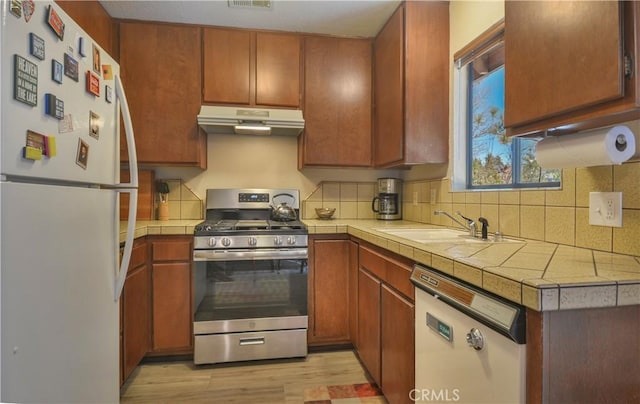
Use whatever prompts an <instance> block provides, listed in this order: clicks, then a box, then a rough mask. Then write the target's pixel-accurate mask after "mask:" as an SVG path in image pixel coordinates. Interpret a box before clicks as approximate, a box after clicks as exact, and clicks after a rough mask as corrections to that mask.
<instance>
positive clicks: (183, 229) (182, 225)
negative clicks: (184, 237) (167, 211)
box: [120, 219, 202, 243]
mask: <svg viewBox="0 0 640 404" xmlns="http://www.w3.org/2000/svg"><path fill="white" fill-rule="evenodd" d="M200 222H202V219H197V220H163V221H161V220H148V221H137V222H136V230H135V233H134V236H135V238H138V237H144V236H147V235H157V234H167V235H168V234H189V235H193V229H194V228H195V227H196V225H197V224H198V223H200ZM126 237H127V224H126V222H120V243H124V240H125V238H126Z"/></svg>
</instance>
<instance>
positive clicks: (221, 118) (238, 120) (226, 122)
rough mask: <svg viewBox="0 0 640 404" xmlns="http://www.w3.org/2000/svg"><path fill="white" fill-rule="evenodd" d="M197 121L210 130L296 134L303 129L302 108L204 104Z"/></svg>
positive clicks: (229, 132)
mask: <svg viewBox="0 0 640 404" xmlns="http://www.w3.org/2000/svg"><path fill="white" fill-rule="evenodd" d="M198 124H199V125H200V127H202V129H204V130H205V131H206V132H207V133H214V134H234V133H235V134H239V135H283V136H297V135H299V134H300V132H302V129H304V119H303V118H302V111H300V110H299V109H267V108H236V107H220V106H214V105H203V106H202V107H200V114H199V115H198Z"/></svg>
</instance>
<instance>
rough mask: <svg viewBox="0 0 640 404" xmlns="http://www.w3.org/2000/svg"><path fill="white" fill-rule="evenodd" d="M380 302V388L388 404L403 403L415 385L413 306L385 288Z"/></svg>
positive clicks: (384, 286) (383, 287)
mask: <svg viewBox="0 0 640 404" xmlns="http://www.w3.org/2000/svg"><path fill="white" fill-rule="evenodd" d="M381 300H382V304H381V306H382V314H381V318H382V320H381V323H382V324H381V329H382V330H381V334H382V335H381V340H382V342H381V345H382V359H381V361H382V366H381V368H382V386H381V387H382V391H383V392H384V396H385V397H386V398H387V401H388V402H389V403H390V404H394V403H406V402H407V400H408V397H410V396H409V392H410V391H411V389H413V387H414V384H415V377H414V371H415V365H414V358H415V342H414V341H415V334H414V313H415V307H414V304H413V303H412V302H410V301H409V300H407V299H405V298H404V297H403V296H401V295H400V294H398V293H397V292H395V291H393V290H392V289H390V288H389V287H387V286H386V285H382V292H381Z"/></svg>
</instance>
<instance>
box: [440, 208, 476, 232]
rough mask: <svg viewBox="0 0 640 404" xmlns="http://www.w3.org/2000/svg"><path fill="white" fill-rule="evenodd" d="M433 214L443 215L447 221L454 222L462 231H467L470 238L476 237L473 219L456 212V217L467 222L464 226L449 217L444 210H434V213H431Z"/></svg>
mask: <svg viewBox="0 0 640 404" xmlns="http://www.w3.org/2000/svg"><path fill="white" fill-rule="evenodd" d="M433 214H434V215H436V216H437V215H445V216H447V217H448V218H449V219H451V220H453V221H454V222H456V223H458V224H459V225H460V226H462V228H463V229H465V230H468V231H469V235H470V236H471V237H475V236H476V222H475V221H474V220H473V219H470V218H468V217H465V216H463V215H462V213H460V211H458V212H456V215H458V216H460V217H461V218H463V219H464V220H465V221H466V222H467V223H466V224H464V223H462V222H460V221H459V220H458V219H456V218H455V217H453V216H451V215H450V214H448V213H447V212H445V211H444V210H436V211H434V212H433Z"/></svg>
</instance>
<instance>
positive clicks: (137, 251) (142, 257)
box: [129, 241, 147, 269]
mask: <svg viewBox="0 0 640 404" xmlns="http://www.w3.org/2000/svg"><path fill="white" fill-rule="evenodd" d="M146 262H147V243H146V242H145V241H135V242H134V243H133V249H132V250H131V260H130V261H129V268H131V269H133V268H137V267H139V266H141V265H144V264H146Z"/></svg>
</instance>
